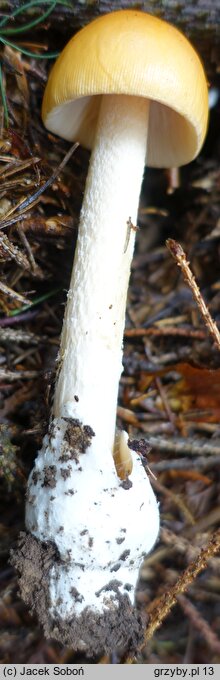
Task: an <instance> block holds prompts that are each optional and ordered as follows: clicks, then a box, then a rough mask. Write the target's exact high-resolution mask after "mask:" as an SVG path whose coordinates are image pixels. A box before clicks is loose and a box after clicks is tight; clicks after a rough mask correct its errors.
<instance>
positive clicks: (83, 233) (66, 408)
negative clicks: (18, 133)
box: [26, 95, 159, 639]
mask: <svg viewBox="0 0 220 680" xmlns="http://www.w3.org/2000/svg"><path fill="white" fill-rule="evenodd" d="M147 127H148V101H146V99H142V98H137V97H127V96H110V95H108V96H104V97H103V99H102V104H101V110H100V115H99V121H98V127H97V133H96V141H95V146H94V150H93V153H92V157H91V162H90V168H89V174H88V179H87V183H86V189H85V196H84V201H83V208H82V213H81V220H80V227H79V235H78V243H77V249H76V255H75V260H74V266H73V274H72V279H71V284H70V290H69V294H68V302H67V307H66V313H65V319H64V324H63V332H62V340H61V348H60V357H59V362H60V370H59V374H58V379H57V383H56V387H55V398H54V406H53V422H52V428H51V430H50V432H49V434H48V435H47V436H46V437H45V439H44V443H43V448H42V450H41V451H40V453H39V454H38V457H37V460H36V463H35V468H34V471H33V473H32V475H31V476H30V480H29V488H28V501H27V511H26V524H27V528H28V529H29V530H30V531H31V532H32V533H33V534H34V536H36V537H37V538H38V539H40V540H41V541H52V542H53V543H55V545H56V547H57V548H58V551H59V555H60V558H61V561H58V562H57V563H55V564H54V565H53V567H52V568H51V570H50V573H49V576H48V580H49V583H48V588H49V594H50V603H51V604H50V610H49V611H50V615H51V617H54V618H56V617H57V616H58V617H60V618H61V619H62V620H66V619H68V618H71V617H72V616H73V615H77V616H80V615H81V614H83V612H84V611H85V609H86V607H89V608H90V609H91V610H92V611H94V612H99V614H100V613H103V612H104V611H105V610H106V608H108V607H109V612H110V611H112V606H113V605H114V603H115V606H117V603H118V595H119V594H120V595H126V596H127V595H129V597H130V600H131V602H132V603H133V602H134V592H135V585H136V581H137V577H138V571H139V567H140V564H141V561H142V559H143V554H145V553H147V552H149V550H150V549H151V548H152V546H153V544H154V542H155V540H156V537H157V534H158V524H159V520H158V507H157V502H156V499H155V497H154V494H153V491H152V488H151V485H150V482H149V479H148V477H147V475H146V473H145V470H144V468H143V466H142V463H141V460H140V456H139V455H138V454H136V453H134V455H133V470H132V473H131V475H130V477H129V483H127V485H126V484H123V482H122V481H121V480H120V479H119V477H118V476H117V473H116V470H115V466H114V462H113V457H112V452H113V442H114V436H115V421H116V405H117V395H118V383H119V378H120V374H121V370H122V339H123V330H124V323H125V306H126V297H127V288H128V281H129V274H130V264H131V259H132V254H133V246H134V236H135V234H134V232H133V230H132V229H131V231H130V233H129V227H128V224H127V222H128V219H129V217H130V218H131V221H132V223H133V224H134V225H135V224H136V219H137V210H138V202H139V193H140V187H141V182H142V175H143V170H144V165H145V154H146V145H147ZM71 419H74V421H72V420H71ZM76 420H77V421H79V422H80V423H81V424H82V427H81V429H80V427H79V426H78V425H77V422H75V421H76ZM86 426H90V428H92V430H93V431H94V436H91V432H90V430H89V428H88V427H87V428H86ZM83 442H84V443H83ZM125 444H126V442H125V435H123V446H124V445H125ZM82 451H84V452H82ZM113 582H114V585H112V587H111V585H110V584H111V583H113ZM116 582H117V585H116ZM81 637H82V639H83V636H82V635H81Z"/></svg>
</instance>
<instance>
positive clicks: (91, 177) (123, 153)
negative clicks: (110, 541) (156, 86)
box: [54, 95, 149, 464]
mask: <svg viewBox="0 0 220 680" xmlns="http://www.w3.org/2000/svg"><path fill="white" fill-rule="evenodd" d="M148 109H149V104H148V100H146V99H144V98H139V97H129V96H122V95H121V96H120V95H115V96H113V95H106V96H104V97H103V98H102V104H101V110H100V115H99V121H98V127H97V132H96V139H95V144H94V149H93V152H92V156H91V161H90V167H89V173H88V177H87V182H86V188H85V194H84V200H83V206H82V211H81V218H80V225H79V234H78V241H77V248H76V253H75V259H74V266H73V272H72V279H71V282H70V289H69V293H68V301H67V306H66V314H65V319H64V324H63V332H62V338H61V347H60V364H61V367H60V373H59V377H58V381H57V384H56V389H55V397H54V415H55V416H64V415H65V416H72V417H77V418H79V420H81V421H82V422H83V423H90V424H91V425H92V427H93V429H94V431H95V435H96V438H95V441H94V444H93V445H94V446H95V447H96V454H97V456H99V457H100V460H101V463H102V464H103V455H104V454H103V447H104V450H105V451H112V447H113V440H114V432H115V419H116V404H117V396H118V384H119V378H120V375H121V372H122V341H123V332H124V326H125V308H126V299H127V290H128V282H129V276H130V267H131V260H132V255H133V249H134V239H135V232H134V230H132V229H130V230H129V226H128V224H127V222H128V219H129V217H130V218H131V222H132V223H133V224H134V225H136V221H137V211H138V203H139V195H140V188H141V183H142V177H143V171H144V166H145V156H146V146H147V128H148ZM76 398H77V399H78V401H76Z"/></svg>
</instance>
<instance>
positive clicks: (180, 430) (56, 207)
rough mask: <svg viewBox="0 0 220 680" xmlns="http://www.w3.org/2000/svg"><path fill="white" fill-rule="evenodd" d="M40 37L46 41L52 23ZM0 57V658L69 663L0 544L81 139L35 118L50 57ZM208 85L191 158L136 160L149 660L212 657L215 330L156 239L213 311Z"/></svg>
mask: <svg viewBox="0 0 220 680" xmlns="http://www.w3.org/2000/svg"><path fill="white" fill-rule="evenodd" d="M20 41H21V38H20ZM22 41H23V44H24V43H25V45H26V48H28V49H29V50H30V49H32V50H35V51H36V52H39V51H40V52H42V51H43V49H44V47H45V38H44V41H43V43H42V41H41V43H40V45H39V44H38V38H36V42H35V38H34V31H33V30H32V32H31V33H30V32H28V31H27V34H26V35H23V36H22ZM36 43H37V44H36ZM47 43H48V45H49V48H50V50H51V51H52V50H53V49H55V48H54V44H53V38H52V36H51V40H50V33H49V31H48V32H47ZM1 58H2V73H3V75H2V86H3V90H4V92H5V93H6V98H7V110H6V105H5V106H1V107H0V230H1V236H0V257H1V275H0V296H1V298H0V384H1V425H0V485H1V498H0V506H1V521H0V545H1V547H0V589H1V592H0V633H1V635H0V662H1V663H12V662H15V661H16V662H17V663H52V664H54V663H71V662H75V663H77V662H79V663H82V662H83V661H85V659H84V658H83V656H82V655H76V654H74V650H72V649H69V648H64V647H62V646H61V645H58V644H57V643H55V642H53V641H47V640H45V639H44V636H43V633H42V630H41V628H40V626H39V624H38V623H37V621H36V620H35V618H34V617H33V616H32V615H31V614H30V612H28V610H27V608H26V607H25V605H24V604H23V603H22V601H21V599H20V596H19V590H18V579H17V575H16V574H15V572H14V570H13V568H12V566H10V563H9V562H8V558H9V550H10V548H11V547H12V546H13V545H14V544H15V542H16V538H17V536H18V534H19V532H20V531H21V530H22V529H23V528H24V503H25V487H26V481H27V477H28V474H29V472H30V469H31V467H32V465H33V460H34V457H35V455H36V452H37V450H38V449H39V447H40V445H41V441H42V437H43V435H44V433H45V430H46V428H47V423H48V417H49V411H50V403H51V398H52V394H53V382H54V375H55V361H56V355H57V351H58V347H59V337H60V331H61V326H62V318H63V312H64V306H65V299H66V291H67V290H68V282H69V278H70V272H71V266H72V260H73V254H74V247H75V243H76V238H77V225H78V218H79V212H80V206H81V202H82V196H83V188H84V185H85V179H86V173H87V168H88V163H89V153H88V152H87V151H85V150H83V149H81V148H80V147H78V148H77V150H76V151H75V152H74V153H73V154H72V156H71V157H70V159H69V160H68V162H67V159H66V154H67V152H68V150H69V144H67V143H66V142H63V141H62V140H60V139H58V138H55V137H54V136H53V135H51V134H48V133H47V132H46V130H45V129H44V127H43V124H42V122H41V116H40V107H41V101H42V95H43V90H44V87H45V83H46V79H47V72H48V68H49V63H48V61H47V60H45V59H43V60H39V59H35V58H31V57H28V56H27V55H24V54H21V53H20V52H19V51H15V50H14V49H13V48H11V47H10V46H8V45H5V46H4V47H3V48H2V50H1ZM212 85H214V86H215V87H216V88H217V99H216V103H215V106H214V108H213V109H212V110H211V114H210V127H209V133H208V136H207V140H206V143H205V146H204V148H203V150H202V153H201V155H200V156H199V158H198V159H197V160H196V161H194V162H193V163H192V164H190V165H189V166H187V167H185V168H183V169H181V171H180V172H179V173H177V172H174V171H159V170H151V169H149V170H146V173H145V177H144V182H143V188H142V194H141V202H140V211H139V222H138V225H139V229H138V231H137V240H136V250H135V255H134V260H133V264H132V274H131V281H130V288H129V295H128V304H127V319H126V330H125V337H124V360H123V363H124V372H123V375H122V378H121V382H120V391H119V403H118V426H119V427H120V428H121V427H122V428H124V429H127V431H128V433H129V437H130V439H136V438H137V437H140V438H144V439H146V442H147V444H148V446H146V450H147V449H148V448H150V453H149V454H148V466H149V474H150V477H151V481H152V484H153V486H154V489H155V493H156V494H157V496H158V499H159V501H160V513H161V533H160V538H159V540H158V542H157V544H156V546H155V548H154V550H153V551H152V553H151V555H150V556H148V558H147V559H146V560H145V562H144V565H143V568H142V572H141V584H140V588H139V590H138V593H137V601H138V605H139V607H141V608H145V610H146V611H147V612H148V613H149V616H150V618H149V626H148V634H146V642H145V644H144V646H143V647H142V649H141V650H137V655H136V662H138V663H146V664H147V663H156V664H161V663H163V664H164V663H169V664H170V663H220V636H219V631H220V556H219V554H218V549H219V547H220V536H219V531H218V526H219V522H220V425H219V423H220V389H219V382H220V344H219V341H218V332H217V330H216V329H215V327H214V331H213V323H212V327H211V331H212V334H210V327H209V328H207V325H206V323H205V320H204V318H203V317H202V315H201V300H200V301H199V304H198V296H197V301H196V300H195V297H193V295H192V291H191V288H190V285H189V283H190V280H191V282H192V276H190V275H188V281H187V280H186V276H185V274H184V272H183V271H182V270H181V267H180V266H178V265H177V262H175V260H174V259H173V257H172V256H171V253H170V249H169V248H168V247H167V245H166V241H167V239H172V241H171V242H170V241H169V242H168V245H169V244H170V245H171V246H172V245H173V241H175V242H176V243H181V246H182V248H183V250H184V252H185V253H186V257H187V260H189V261H190V267H191V272H192V274H193V276H194V277H195V278H196V281H197V284H198V286H199V289H200V292H201V295H202V296H203V300H204V301H205V302H206V303H207V305H208V308H209V311H210V314H211V317H212V321H213V322H216V324H217V327H218V326H219V327H220V278H219V271H220V270H219V259H220V163H219V161H220V126H219V120H220V110H219V109H220V100H219V99H218V88H219V85H220V78H219V75H218V74H216V77H215V78H214V80H213V83H212ZM7 116H8V125H7ZM65 161H66V163H65ZM100 200H102V197H101V196H100ZM174 245H175V244H174ZM175 247H176V246H175ZM183 259H184V258H183ZM193 286H194V295H195V281H194V280H193ZM213 333H214V335H215V333H216V338H215V339H213ZM104 399H105V395H103V400H104ZM204 550H205V552H202V553H201V551H204ZM208 558H209V559H208ZM160 622H161V625H160V626H159V623H160ZM15 650H16V651H15ZM15 654H16V658H15ZM126 661H127V662H131V660H129V659H127V660H126V658H124V659H121V660H119V659H115V658H114V657H112V658H108V657H102V658H101V659H95V660H93V661H92V660H91V663H116V662H118V663H126ZM87 662H88V660H87Z"/></svg>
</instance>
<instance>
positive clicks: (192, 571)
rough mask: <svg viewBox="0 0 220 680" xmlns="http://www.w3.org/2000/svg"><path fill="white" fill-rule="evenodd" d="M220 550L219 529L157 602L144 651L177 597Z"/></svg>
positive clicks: (148, 628) (150, 617) (150, 620)
mask: <svg viewBox="0 0 220 680" xmlns="http://www.w3.org/2000/svg"><path fill="white" fill-rule="evenodd" d="M219 550H220V529H218V530H217V531H216V532H215V533H214V534H213V535H212V537H211V539H210V541H209V543H208V545H207V546H206V548H203V550H201V552H200V554H199V555H198V557H197V558H196V559H195V560H194V561H193V562H191V564H190V565H189V567H187V569H185V571H184V572H183V574H182V575H181V576H180V578H179V579H178V581H177V582H176V583H175V585H174V586H172V587H171V588H169V591H166V592H165V593H164V595H162V597H160V599H159V600H157V605H156V607H155V608H154V609H153V610H152V612H150V615H149V621H148V625H147V628H146V631H145V636H144V638H145V639H144V643H143V644H142V646H141V649H143V647H144V645H145V644H146V642H147V640H150V638H152V636H153V634H154V633H155V631H156V630H157V628H159V626H161V624H162V622H163V620H164V619H165V618H166V617H167V616H168V614H169V612H170V610H171V609H172V607H173V606H174V605H175V604H176V602H177V597H178V595H180V594H181V593H184V592H185V590H186V589H187V588H189V586H190V585H191V583H192V581H194V580H195V578H196V577H197V576H198V574H199V573H200V572H201V571H202V570H203V569H206V567H207V562H208V560H209V558H210V557H213V555H215V554H216V553H217V552H218V551H219Z"/></svg>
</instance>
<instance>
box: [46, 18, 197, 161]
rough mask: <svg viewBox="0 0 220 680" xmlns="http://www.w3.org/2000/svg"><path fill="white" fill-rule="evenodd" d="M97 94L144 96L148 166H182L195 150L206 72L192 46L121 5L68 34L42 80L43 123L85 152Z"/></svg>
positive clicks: (90, 145) (89, 142) (158, 23)
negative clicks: (147, 107)
mask: <svg viewBox="0 0 220 680" xmlns="http://www.w3.org/2000/svg"><path fill="white" fill-rule="evenodd" d="M103 94H106V95H108V94H116V95H119V94H125V95H131V96H132V95H135V96H140V97H147V98H148V99H149V100H150V113H149V132H148V144H147V149H146V159H147V164H148V165H149V166H152V167H160V168H163V167H174V166H179V165H184V164H185V163H188V162H190V161H191V160H192V159H193V158H195V157H196V155H197V154H198V153H199V151H200V148H201V146H202V144H203V141H204V137H205V133H206V129H207V121H208V89H207V82H206V77H205V74H204V70H203V66H202V64H201V61H200V59H199V57H198V55H197V53H196V51H195V50H194V48H193V47H192V45H191V44H190V43H189V41H188V40H187V39H186V38H185V37H184V35H183V34H182V33H181V32H180V31H178V30H177V29H176V28H174V27H173V26H171V25H170V24H168V23H166V22H164V21H161V20H160V19H158V18H156V17H154V16H152V15H149V14H145V13H144V12H139V11H136V10H121V11H117V12H112V13H111V14H106V15H104V16H102V17H99V18H98V19H96V20H95V21H92V22H91V23H90V24H89V25H87V26H85V28H83V29H82V30H81V31H79V32H78V33H76V35H74V37H73V38H72V39H71V40H70V41H69V43H68V44H67V45H66V47H65V48H64V50H63V51H62V53H61V54H60V56H59V57H58V59H57V61H56V63H55V64H54V66H53V68H52V71H51V73H50V76H49V79H48V83H47V86H46V90H45V94H44V99H43V106H42V118H43V121H44V124H45V126H46V128H48V130H50V131H51V132H53V133H55V134H57V135H59V136H60V137H63V138H64V139H68V140H78V141H79V142H80V143H81V144H82V145H83V146H85V147H87V148H89V149H92V148H93V143H94V138H95V131H96V122H97V118H98V112H99V106H100V101H101V95H103Z"/></svg>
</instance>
